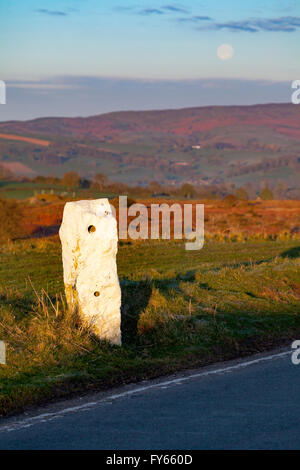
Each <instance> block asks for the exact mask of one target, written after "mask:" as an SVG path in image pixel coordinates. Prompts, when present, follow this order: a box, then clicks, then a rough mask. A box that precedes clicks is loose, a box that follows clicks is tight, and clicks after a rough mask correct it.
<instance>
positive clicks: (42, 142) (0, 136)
mask: <svg viewBox="0 0 300 470" xmlns="http://www.w3.org/2000/svg"><path fill="white" fill-rule="evenodd" d="M0 139H6V140H17V141H19V142H28V143H29V144H35V145H41V146H42V147H48V146H49V145H50V141H49V140H42V139H33V138H32V137H22V136H20V135H14V134H0Z"/></svg>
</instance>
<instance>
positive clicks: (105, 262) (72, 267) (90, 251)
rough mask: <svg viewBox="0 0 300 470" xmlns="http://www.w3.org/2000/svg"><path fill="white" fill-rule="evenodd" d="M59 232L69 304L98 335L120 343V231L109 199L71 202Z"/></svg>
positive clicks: (67, 206) (65, 210) (66, 208)
mask: <svg viewBox="0 0 300 470" xmlns="http://www.w3.org/2000/svg"><path fill="white" fill-rule="evenodd" d="M59 236H60V239H61V243H62V258H63V268H64V283H65V291H66V297H67V302H68V304H69V307H70V308H72V309H75V310H76V311H77V312H78V314H79V316H80V317H81V319H82V321H83V323H84V324H85V325H87V326H89V327H92V329H93V331H94V332H95V334H96V335H97V336H98V337H99V338H102V339H107V340H109V341H110V342H111V343H113V344H118V345H120V344H121V289H120V284H119V279H118V274H117V263H116V255H117V250H118V233H117V221H116V219H115V217H114V215H113V213H112V210H111V206H110V204H109V202H108V199H96V200H92V201H76V202H68V203H67V204H66V205H65V208H64V214H63V221H62V224H61V227H60V230H59Z"/></svg>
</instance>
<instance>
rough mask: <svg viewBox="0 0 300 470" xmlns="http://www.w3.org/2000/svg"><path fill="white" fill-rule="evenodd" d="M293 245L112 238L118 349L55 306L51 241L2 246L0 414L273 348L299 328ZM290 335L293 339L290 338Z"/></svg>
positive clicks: (298, 262) (299, 284)
mask: <svg viewBox="0 0 300 470" xmlns="http://www.w3.org/2000/svg"><path fill="white" fill-rule="evenodd" d="M299 268H300V246H299V241H298V242H297V241H277V242H274V241H257V242H247V243H233V242H224V243H220V242H218V243H217V242H208V243H207V244H206V245H205V246H204V248H203V249H202V250H201V251H198V252H187V251H185V250H184V245H183V244H182V243H181V242H180V243H179V242H171V241H170V242H166V241H157V242H150V241H149V242H135V243H134V244H132V243H131V242H129V243H124V242H123V243H121V244H120V248H119V254H118V270H119V276H120V281H121V286H122V336H123V346H122V347H121V348H119V347H117V346H111V345H109V344H107V343H106V342H101V341H99V340H97V339H96V338H95V337H94V336H93V335H92V333H91V332H90V331H86V330H84V329H83V328H82V327H81V326H80V323H79V322H78V319H77V318H75V317H74V315H73V314H72V313H71V312H69V311H68V310H67V308H66V307H65V303H64V297H63V295H62V293H63V282H62V266H61V252H60V244H59V242H58V240H57V239H52V240H51V239H49V240H46V239H41V240H25V241H16V242H14V243H12V244H10V245H7V246H3V247H1V248H0V339H2V340H4V341H5V342H6V344H7V365H5V366H0V414H2V415H4V414H7V413H10V412H16V411H20V410H22V409H24V407H26V406H28V405H32V404H36V403H40V402H42V401H44V400H49V399H53V398H58V397H63V396H67V395H71V394H74V393H79V392H83V391H86V390H95V389H97V390H98V389H103V388H107V387H110V386H113V385H116V384H120V383H127V382H131V381H135V380H140V379H144V378H149V377H156V376H159V375H162V374H166V373H170V372H173V371H175V370H179V369H182V368H192V367H197V366H201V365H204V364H208V363H211V362H214V361H219V360H224V359H229V358H233V357H237V356H241V355H245V354H250V353H253V352H256V351H260V350H264V349H268V348H271V347H273V346H275V345H278V344H282V343H284V342H285V341H287V340H292V339H298V337H299V333H300V315H299V314H300V269H299ZM297 335H298V336H297Z"/></svg>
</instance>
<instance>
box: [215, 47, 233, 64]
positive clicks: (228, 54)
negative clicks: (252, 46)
mask: <svg viewBox="0 0 300 470" xmlns="http://www.w3.org/2000/svg"><path fill="white" fill-rule="evenodd" d="M233 54H234V49H233V47H232V46H230V44H222V45H221V46H220V47H218V50H217V55H218V57H219V59H221V60H228V59H231V58H232V57H233Z"/></svg>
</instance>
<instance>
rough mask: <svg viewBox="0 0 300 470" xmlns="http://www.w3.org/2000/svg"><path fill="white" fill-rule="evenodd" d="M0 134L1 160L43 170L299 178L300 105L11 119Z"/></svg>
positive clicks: (135, 177) (134, 178) (160, 177)
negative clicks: (18, 137) (16, 137)
mask: <svg viewBox="0 0 300 470" xmlns="http://www.w3.org/2000/svg"><path fill="white" fill-rule="evenodd" d="M0 134H6V135H7V134H9V135H11V140H9V139H7V137H6V138H5V140H2V139H1V135H0V162H1V161H2V162H8V163H9V162H14V163H15V162H20V163H22V164H23V165H25V167H26V168H29V169H30V170H33V171H34V172H36V173H41V174H45V175H46V174H49V173H51V174H57V175H61V174H62V173H64V172H65V171H69V170H71V169H72V170H77V171H79V172H80V173H81V174H82V175H86V176H90V177H91V176H92V175H93V174H95V172H104V173H106V174H107V175H108V176H109V177H110V178H112V179H113V180H120V181H124V182H129V183H138V184H144V183H146V182H148V181H151V180H153V179H155V180H157V181H159V182H161V183H179V182H182V181H188V182H191V183H194V184H211V183H212V184H217V183H220V182H226V181H232V182H234V183H236V184H237V185H242V184H245V183H247V182H248V183H249V182H250V183H253V182H256V183H257V181H260V180H264V181H265V180H266V181H269V182H270V183H271V184H275V183H277V182H279V181H280V182H284V183H285V184H287V185H289V186H290V187H297V184H298V183H297V182H298V181H299V177H300V106H296V105H293V104H269V105H255V106H212V107H203V108H189V109H179V110H165V111H138V112H132V111H130V112H117V113H109V114H103V115H99V116H92V117H88V118H41V119H35V120H31V121H27V122H20V121H10V122H4V123H0ZM13 136H22V137H25V138H26V141H24V140H15V138H14V137H13ZM39 140H41V142H40V143H39ZM44 140H45V141H49V142H50V145H49V146H45V145H44V146H43V144H42V142H43V141H44ZM47 143H48V142H47ZM27 171H28V170H27Z"/></svg>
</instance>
